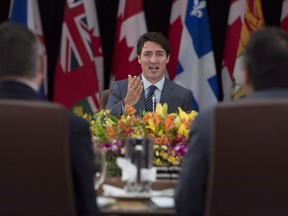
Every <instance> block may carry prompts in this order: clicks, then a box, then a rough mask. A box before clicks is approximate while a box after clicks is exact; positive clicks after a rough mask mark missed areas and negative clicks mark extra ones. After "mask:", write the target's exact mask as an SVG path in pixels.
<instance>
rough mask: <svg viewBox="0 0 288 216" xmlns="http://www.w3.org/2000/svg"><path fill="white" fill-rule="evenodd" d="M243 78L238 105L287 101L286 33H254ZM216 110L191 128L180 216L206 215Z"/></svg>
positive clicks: (267, 30) (270, 30)
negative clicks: (214, 113)
mask: <svg viewBox="0 0 288 216" xmlns="http://www.w3.org/2000/svg"><path fill="white" fill-rule="evenodd" d="M243 78H244V87H245V91H246V94H247V97H246V98H243V99H241V100H240V101H239V102H235V103H241V101H242V100H257V99H268V98H269V99H281V98H283V99H287V98H288V33H287V32H284V31H282V30H280V29H276V28H264V29H261V30H258V31H256V32H254V33H252V35H251V38H250V40H249V42H248V44H247V47H246V52H245V54H244V67H243ZM213 111H214V108H211V109H208V110H206V111H204V112H202V113H200V114H199V115H198V116H197V118H196V119H195V121H194V122H193V124H192V126H191V130H190V135H189V142H188V152H187V154H186V155H185V158H184V162H183V166H182V171H181V174H180V178H179V181H178V184H177V188H176V194H175V203H176V210H177V215H181V216H182V215H191V216H202V215H204V209H205V200H206V189H207V179H208V172H209V157H210V144H211V140H210V139H211V138H210V135H211V123H212V116H213ZM231 121H233V120H232V119H231ZM243 160H245V159H243ZM227 175H229V174H227Z"/></svg>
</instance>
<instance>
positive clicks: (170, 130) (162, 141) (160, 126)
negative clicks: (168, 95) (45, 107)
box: [74, 103, 197, 172]
mask: <svg viewBox="0 0 288 216" xmlns="http://www.w3.org/2000/svg"><path fill="white" fill-rule="evenodd" d="M167 110H168V105H167V104H163V105H161V104H159V103H158V104H157V105H156V110H155V112H154V113H152V112H145V111H143V115H142V116H137V115H135V112H136V110H135V109H134V107H132V106H130V105H126V106H125V113H124V114H123V115H122V116H121V117H120V118H117V117H115V116H113V115H111V114H110V110H105V109H101V110H100V111H99V112H97V113H95V114H93V115H91V114H85V113H82V112H81V110H79V109H75V110H74V112H75V113H76V114H78V115H80V116H82V117H83V118H85V119H87V120H88V121H89V123H90V129H91V132H92V135H93V139H94V141H95V143H96V145H97V147H99V148H102V149H106V150H107V162H108V163H115V160H116V158H117V157H119V156H124V155H125V148H124V143H123V140H124V139H125V138H126V137H138V136H143V137H150V138H151V139H152V140H153V141H154V161H153V164H154V165H155V166H179V165H181V162H182V159H183V156H184V155H185V153H186V150H187V139H188V134H189V129H190V125H191V123H192V121H193V119H194V118H195V116H196V115H197V112H195V111H191V112H190V113H186V112H184V111H183V110H182V109H181V108H180V107H179V108H178V112H177V113H170V114H168V113H167ZM112 172H113V171H112Z"/></svg>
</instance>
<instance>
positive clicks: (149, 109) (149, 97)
mask: <svg viewBox="0 0 288 216" xmlns="http://www.w3.org/2000/svg"><path fill="white" fill-rule="evenodd" d="M155 89H157V87H156V86H154V85H151V86H150V87H149V92H148V95H147V98H146V101H145V107H146V111H147V112H153V111H154V110H155V106H156V101H154V103H153V100H152V98H153V94H154V91H155ZM154 97H155V96H154ZM154 100H155V99H154ZM153 105H154V107H153Z"/></svg>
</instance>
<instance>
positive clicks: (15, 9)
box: [9, 0, 48, 97]
mask: <svg viewBox="0 0 288 216" xmlns="http://www.w3.org/2000/svg"><path fill="white" fill-rule="evenodd" d="M9 19H10V20H11V21H14V22H19V23H22V24H23V25H26V26H27V27H28V28H29V29H30V30H31V31H33V32H34V33H35V34H36V35H37V36H38V38H39V40H40V41H41V43H42V49H43V53H44V64H45V65H44V70H45V71H44V72H45V77H44V80H43V85H42V87H41V89H40V94H41V96H43V97H47V96H48V76H47V53H46V47H45V39H44V36H43V30H42V24H41V19H40V13H39V6H38V1H36V0H12V1H11V5H10V13H9Z"/></svg>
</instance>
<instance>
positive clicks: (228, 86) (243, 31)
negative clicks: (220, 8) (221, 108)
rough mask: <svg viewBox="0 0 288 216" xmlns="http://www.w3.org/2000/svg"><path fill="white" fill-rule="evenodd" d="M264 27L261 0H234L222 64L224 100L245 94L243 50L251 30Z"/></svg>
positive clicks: (237, 97) (235, 98) (234, 98)
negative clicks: (242, 71)
mask: <svg viewBox="0 0 288 216" xmlns="http://www.w3.org/2000/svg"><path fill="white" fill-rule="evenodd" d="M262 27H264V17H263V13H262V5H261V1H260V0H232V1H231V5H230V11H229V17H228V27H227V32H226V44H225V51H224V59H223V64H222V74H221V75H222V88H223V89H222V90H223V100H226V101H227V100H237V99H239V98H241V97H244V96H245V93H244V89H243V80H242V73H241V70H242V63H241V62H242V59H243V52H244V49H245V47H246V44H247V41H248V39H249V36H250V34H251V32H253V31H255V30H256V29H259V28H262Z"/></svg>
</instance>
